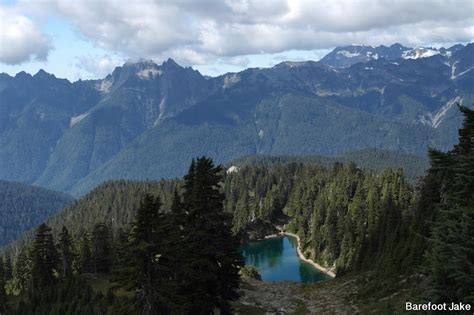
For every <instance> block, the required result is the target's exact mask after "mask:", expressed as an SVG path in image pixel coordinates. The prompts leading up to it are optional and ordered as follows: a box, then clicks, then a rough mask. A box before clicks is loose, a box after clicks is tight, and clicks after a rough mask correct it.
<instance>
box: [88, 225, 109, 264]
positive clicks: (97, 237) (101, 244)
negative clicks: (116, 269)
mask: <svg viewBox="0 0 474 315" xmlns="http://www.w3.org/2000/svg"><path fill="white" fill-rule="evenodd" d="M111 243H112V242H111V235H110V231H109V228H108V227H107V225H106V224H105V223H97V224H96V225H94V228H93V230H92V246H91V254H92V266H93V270H94V273H109V272H110V270H111V268H112V244H111Z"/></svg>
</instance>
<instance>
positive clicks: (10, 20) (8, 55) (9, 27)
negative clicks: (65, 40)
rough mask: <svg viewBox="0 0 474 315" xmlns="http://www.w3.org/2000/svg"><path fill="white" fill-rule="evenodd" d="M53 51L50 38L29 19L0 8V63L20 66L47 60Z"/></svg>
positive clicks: (10, 10)
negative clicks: (23, 63) (28, 62)
mask: <svg viewBox="0 0 474 315" xmlns="http://www.w3.org/2000/svg"><path fill="white" fill-rule="evenodd" d="M50 49H51V43H50V39H49V38H48V36H46V35H45V34H44V33H42V32H41V31H39V28H38V27H37V25H35V24H34V22H33V21H32V20H30V19H29V18H28V17H26V16H24V15H21V14H18V13H17V12H16V11H15V10H13V9H11V8H3V7H1V6H0V62H3V63H5V64H19V63H22V62H25V61H29V60H31V59H36V60H46V58H47V56H48V53H49V51H50Z"/></svg>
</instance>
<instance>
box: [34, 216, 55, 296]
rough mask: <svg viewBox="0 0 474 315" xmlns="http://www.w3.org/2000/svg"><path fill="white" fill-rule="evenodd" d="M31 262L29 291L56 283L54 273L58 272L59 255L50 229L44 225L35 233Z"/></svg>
mask: <svg viewBox="0 0 474 315" xmlns="http://www.w3.org/2000/svg"><path fill="white" fill-rule="evenodd" d="M31 260H32V267H31V279H32V284H31V287H30V289H31V291H36V290H42V289H43V288H45V287H51V286H53V285H54V283H55V281H56V279H55V276H54V273H55V272H56V271H57V270H58V264H59V255H58V251H57V249H56V246H55V244H54V239H53V235H52V234H51V228H49V227H48V226H47V225H46V224H44V223H43V224H41V225H40V226H39V227H38V228H37V229H36V231H35V238H34V240H33V246H32V248H31Z"/></svg>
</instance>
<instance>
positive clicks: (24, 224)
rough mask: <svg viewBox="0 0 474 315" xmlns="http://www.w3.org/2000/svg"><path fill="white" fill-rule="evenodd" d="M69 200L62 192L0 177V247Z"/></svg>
mask: <svg viewBox="0 0 474 315" xmlns="http://www.w3.org/2000/svg"><path fill="white" fill-rule="evenodd" d="M72 200H73V199H72V198H71V197H70V196H69V195H67V194H64V193H60V192H56V191H51V190H47V189H44V188H40V187H35V186H28V185H25V184H21V183H16V182H7V181H3V180H0V214H1V217H0V218H1V221H0V246H1V245H5V244H7V243H9V242H11V241H13V240H15V239H16V238H17V237H18V236H19V235H20V234H21V233H23V232H24V231H27V230H29V229H31V228H33V227H35V226H37V225H38V224H40V223H41V222H43V221H44V220H46V218H48V217H49V216H51V215H54V214H56V213H57V212H58V211H59V210H60V209H62V208H63V207H64V206H65V205H66V204H68V203H70V202H71V201H72Z"/></svg>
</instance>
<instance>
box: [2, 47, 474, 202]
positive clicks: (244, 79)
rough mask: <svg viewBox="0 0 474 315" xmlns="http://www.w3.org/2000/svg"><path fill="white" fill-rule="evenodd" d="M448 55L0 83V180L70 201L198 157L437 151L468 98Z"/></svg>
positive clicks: (467, 53) (466, 82)
mask: <svg viewBox="0 0 474 315" xmlns="http://www.w3.org/2000/svg"><path fill="white" fill-rule="evenodd" d="M394 46H395V47H394ZM391 47H392V48H397V47H398V46H397V45H392V46H391ZM453 47H455V48H453ZM453 47H451V48H450V49H448V50H446V51H450V52H451V53H450V54H448V53H446V52H445V53H437V54H433V55H432V56H431V57H425V58H416V59H411V58H407V59H404V58H399V59H395V61H393V60H387V59H385V58H377V59H375V58H369V60H368V61H365V62H358V63H355V64H353V65H351V66H349V67H344V68H335V67H333V66H328V65H327V64H325V63H324V62H323V60H321V62H314V61H305V62H282V63H280V64H278V65H276V66H274V67H271V68H264V69H255V68H251V69H247V70H244V71H241V72H238V73H227V74H224V75H222V76H219V77H215V78H209V77H203V76H202V75H201V74H200V73H199V72H198V71H196V70H193V69H192V68H189V67H187V68H185V67H181V66H179V65H178V64H177V63H176V62H174V61H173V60H171V59H169V60H167V61H166V62H164V63H163V64H161V65H157V64H155V63H154V62H152V61H147V60H140V61H137V62H127V63H125V64H124V65H123V66H122V67H117V68H116V69H115V70H114V71H113V72H112V73H111V74H110V75H108V76H107V77H105V78H104V79H101V80H87V81H77V82H74V83H71V82H69V81H67V80H63V79H58V78H56V77H55V76H54V75H50V74H48V73H46V72H44V71H40V72H38V73H37V74H35V75H34V76H31V75H29V74H26V73H24V72H21V73H19V74H17V75H16V76H15V77H11V76H9V75H6V74H0V178H2V179H7V180H17V181H22V182H25V183H34V184H36V185H40V186H44V187H48V188H51V189H55V190H61V191H67V192H72V193H74V194H76V195H77V194H83V193H85V192H87V191H89V190H90V189H91V188H93V187H94V186H96V185H97V184H99V183H101V182H103V181H105V180H109V179H116V178H129V179H144V178H161V177H165V178H168V177H174V176H181V175H182V174H183V173H184V172H185V170H186V167H187V165H188V163H189V160H190V159H191V158H192V157H195V156H198V155H209V156H211V157H213V158H214V159H215V161H216V162H218V163H223V162H227V161H230V160H232V159H235V158H238V157H240V156H244V155H255V154H265V155H309V154H317V155H324V156H337V155H341V154H343V153H344V152H349V151H354V150H362V149H366V148H377V149H382V150H391V151H398V152H402V153H408V154H416V155H425V153H426V148H427V147H428V146H432V147H436V148H440V149H446V148H449V147H450V146H451V145H452V144H453V143H454V141H455V140H456V136H457V134H456V132H457V128H458V127H459V126H460V123H461V118H460V115H459V113H458V111H457V109H456V106H455V104H456V102H458V101H462V102H464V103H465V104H467V105H469V104H472V101H473V99H474V97H473V96H474V95H473V94H474V91H473V88H472V87H473V86H474V72H473V71H471V69H473V67H474V64H473V63H474V58H473V57H474V45H473V44H468V45H466V46H462V45H461V46H453ZM403 49H404V48H403V47H402V48H401V49H399V50H400V51H403ZM337 51H344V49H342V48H341V49H339V50H337ZM440 51H441V50H440ZM339 55H341V54H339ZM366 55H367V54H366ZM386 55H387V56H391V55H390V53H389V52H386ZM328 56H329V55H328ZM407 56H408V55H407ZM387 58H388V57H387ZM323 59H324V58H323Z"/></svg>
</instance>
